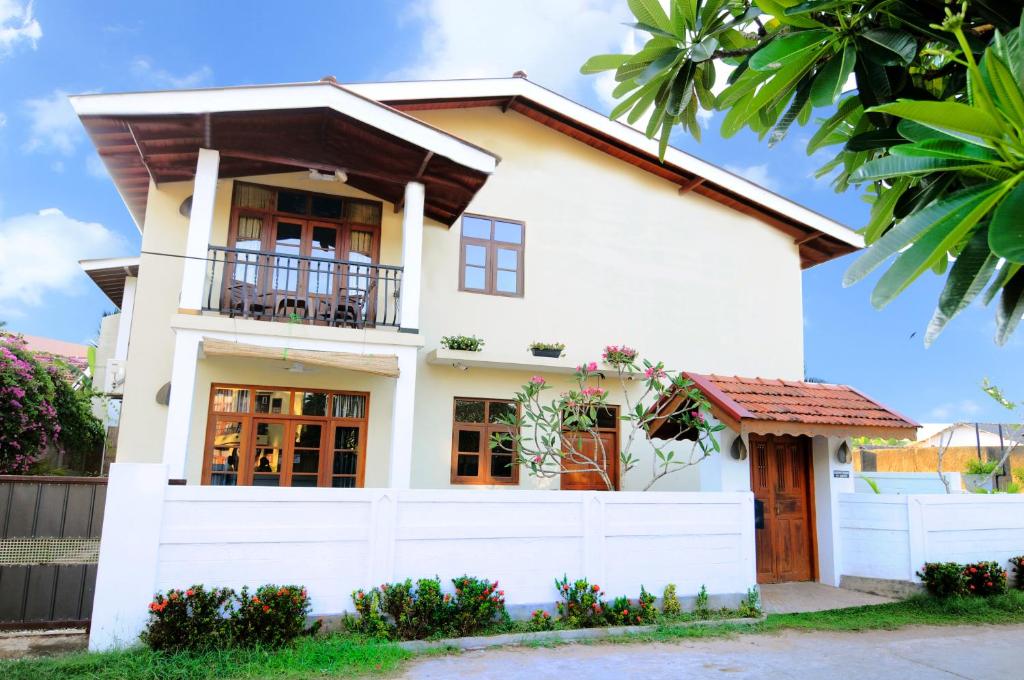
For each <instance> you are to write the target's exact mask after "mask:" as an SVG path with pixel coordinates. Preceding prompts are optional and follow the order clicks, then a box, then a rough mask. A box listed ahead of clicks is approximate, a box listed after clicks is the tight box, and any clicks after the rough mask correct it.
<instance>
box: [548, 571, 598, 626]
mask: <svg viewBox="0 0 1024 680" xmlns="http://www.w3.org/2000/svg"><path fill="white" fill-rule="evenodd" d="M555 589H556V590H557V591H558V594H559V596H560V597H561V601H560V602H558V604H557V607H558V615H559V617H560V618H561V619H562V621H563V622H564V623H565V624H566V626H567V627H569V628H594V627H595V626H601V625H604V623H605V621H606V615H605V609H606V607H607V604H606V603H605V602H604V601H603V600H602V599H601V598H602V597H603V596H604V591H602V590H601V586H599V585H597V584H596V583H594V584H591V583H589V582H588V581H587V579H585V578H581V579H578V580H576V581H573V582H571V583H570V582H569V578H568V577H567V576H563V577H562V578H561V579H560V580H559V579H555Z"/></svg>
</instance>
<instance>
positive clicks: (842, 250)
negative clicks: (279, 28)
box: [346, 77, 864, 268]
mask: <svg viewBox="0 0 1024 680" xmlns="http://www.w3.org/2000/svg"><path fill="white" fill-rule="evenodd" d="M346 87H347V88H348V89H350V90H352V91H353V92H358V93H359V94H362V95H365V96H366V97H369V98H371V99H374V100H376V101H379V102H383V103H386V104H388V105H390V106H392V107H394V108H396V109H400V110H402V111H409V112H415V111H422V110H434V109H447V108H466V107H486V106H495V107H501V108H502V109H503V110H505V111H514V112H516V113H519V114H521V115H524V116H527V117H529V118H532V119H533V120H536V121H538V122H540V123H542V124H544V125H548V126H550V127H552V128H553V129H556V130H558V131H560V132H562V133H564V134H567V135H569V136H571V137H573V138H575V139H577V140H579V141H581V142H583V143H585V144H588V145H590V146H592V147H594V148H596V149H599V150H601V151H604V152H605V153H608V154H610V155H613V156H615V157H616V158H620V159H621V160H624V161H626V162H629V163H632V164H633V165H636V166H638V167H640V168H643V169H644V170H647V171H648V172H651V173H653V174H656V175H658V176H660V177H662V178H664V179H666V180H668V181H671V182H675V183H677V184H679V187H680V188H679V191H680V193H686V192H688V191H692V192H694V193H696V194H699V195H702V196H705V197H708V198H711V199H712V200H715V201H718V202H719V203H722V204H724V205H727V206H729V207H731V208H733V209H735V210H739V211H741V212H744V213H746V214H751V215H754V216H756V217H758V218H759V219H761V220H763V221H765V222H767V223H768V224H770V225H771V226H773V227H775V228H777V229H780V230H781V231H783V232H785V233H787V234H789V235H790V236H792V237H793V240H794V242H795V243H796V244H797V245H798V247H799V249H800V256H801V263H802V265H803V266H804V267H805V268H806V267H811V266H814V265H815V264H820V263H822V262H826V261H828V260H831V259H833V258H836V257H839V256H841V255H845V254H847V253H850V252H853V251H855V250H858V249H860V248H863V247H864V240H863V238H862V237H861V236H860V234H858V233H856V232H855V231H853V230H851V229H850V228H849V227H847V226H845V225H843V224H840V223H838V222H836V221H834V220H832V219H829V218H828V217H825V216H824V215H821V214H820V213H817V212H814V211H813V210H810V209H808V208H806V207H804V206H802V205H800V204H798V203H794V202H793V201H790V200H789V199H787V198H784V197H782V196H780V195H778V194H776V193H773V192H771V191H769V190H767V189H765V188H763V187H761V186H758V185H757V184H754V183H753V182H750V181H748V180H746V179H744V178H742V177H740V176H738V175H735V174H733V173H731V172H728V171H727V170H724V169H722V168H720V167H718V166H715V165H713V164H711V163H708V162H707V161H704V160H701V159H700V158H697V157H696V156H692V155H690V154H688V153H686V152H684V151H681V150H679V149H676V148H674V147H671V146H670V147H668V149H667V151H666V153H665V159H664V162H661V161H660V160H659V158H658V141H657V139H648V138H647V137H646V136H645V135H644V134H643V133H642V132H640V131H639V130H637V129H635V128H633V127H631V126H629V125H625V124H623V123H620V122H618V121H614V120H610V119H609V118H608V117H607V116H606V115H604V114H602V113H599V112H597V111H594V110H593V109H589V108H587V107H586V106H583V105H582V104H579V103H577V102H574V101H572V100H571V99H568V98H566V97H563V96H562V95H560V94H558V93H556V92H553V91H551V90H548V89H546V88H544V87H542V86H540V85H538V84H536V83H534V82H531V81H530V80H527V79H526V78H522V77H512V78H482V79H463V80H430V81H405V82H382V83H359V84H349V85H346Z"/></svg>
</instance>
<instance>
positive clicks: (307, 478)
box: [292, 475, 316, 487]
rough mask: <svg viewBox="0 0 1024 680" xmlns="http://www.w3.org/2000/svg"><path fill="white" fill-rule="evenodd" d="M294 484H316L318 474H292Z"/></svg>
mask: <svg viewBox="0 0 1024 680" xmlns="http://www.w3.org/2000/svg"><path fill="white" fill-rule="evenodd" d="M292 486H301V487H310V486H316V475H292Z"/></svg>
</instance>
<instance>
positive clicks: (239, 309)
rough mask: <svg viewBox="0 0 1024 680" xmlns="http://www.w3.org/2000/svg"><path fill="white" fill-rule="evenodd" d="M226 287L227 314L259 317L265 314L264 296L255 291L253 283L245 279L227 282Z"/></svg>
mask: <svg viewBox="0 0 1024 680" xmlns="http://www.w3.org/2000/svg"><path fill="white" fill-rule="evenodd" d="M227 288H228V289H227V298H228V305H227V307H228V316H230V317H232V318H234V317H235V316H241V317H242V318H243V319H250V318H255V319H259V318H262V317H264V316H266V315H267V313H268V310H267V306H266V304H265V302H264V296H263V295H262V294H261V293H258V292H256V286H255V285H253V284H251V283H248V282H245V281H235V282H232V283H230V284H228V287H227Z"/></svg>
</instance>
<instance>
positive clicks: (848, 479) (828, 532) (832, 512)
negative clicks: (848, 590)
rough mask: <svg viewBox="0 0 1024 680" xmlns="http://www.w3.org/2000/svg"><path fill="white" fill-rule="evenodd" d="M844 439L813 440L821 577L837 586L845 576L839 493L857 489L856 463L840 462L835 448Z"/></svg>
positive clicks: (815, 511)
mask: <svg viewBox="0 0 1024 680" xmlns="http://www.w3.org/2000/svg"><path fill="white" fill-rule="evenodd" d="M844 441H845V440H844V439H843V438H841V437H814V438H813V439H812V440H811V451H812V456H813V458H812V462H813V470H814V495H815V498H814V521H815V524H816V525H817V527H816V528H817V533H818V580H819V581H821V582H822V583H826V584H828V585H830V586H838V585H839V581H840V580H841V578H842V576H843V574H842V566H843V556H842V543H841V542H840V540H839V494H841V493H853V490H854V489H853V463H852V462H850V463H840V462H839V461H838V460H836V451H838V450H839V446H840V445H841V444H842V443H843V442H844ZM847 446H849V442H847ZM851 450H852V449H851Z"/></svg>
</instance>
